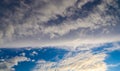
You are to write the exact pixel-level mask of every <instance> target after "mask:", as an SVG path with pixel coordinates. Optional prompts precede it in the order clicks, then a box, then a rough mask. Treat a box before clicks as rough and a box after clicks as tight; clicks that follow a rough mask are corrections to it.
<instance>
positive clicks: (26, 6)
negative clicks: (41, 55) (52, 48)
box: [0, 0, 120, 43]
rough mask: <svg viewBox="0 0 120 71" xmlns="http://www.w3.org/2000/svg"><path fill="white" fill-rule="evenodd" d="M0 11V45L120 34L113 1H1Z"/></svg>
mask: <svg viewBox="0 0 120 71" xmlns="http://www.w3.org/2000/svg"><path fill="white" fill-rule="evenodd" d="M2 6H3V8H2ZM0 9H1V11H0V24H1V26H0V39H1V40H0V41H1V42H4V43H6V42H9V41H18V40H31V41H32V40H36V39H37V40H39V39H40V41H41V40H42V41H43V40H44V41H45V42H49V41H54V40H62V41H63V42H64V41H67V40H68V39H69V38H70V39H76V38H81V37H90V36H95V37H98V36H106V35H107V36H109V35H110V36H114V35H120V34H119V33H120V31H118V28H119V26H120V25H119V23H118V22H119V19H120V18H119V15H120V14H119V11H120V9H119V5H118V3H117V0H106V1H103V0H89V1H88V0H81V1H79V0H69V1H66V0H60V1H58V0H51V1H50V0H34V1H32V0H22V1H21V0H18V1H16V0H11V1H8V0H3V1H2V2H1V5H0ZM73 33H74V34H73ZM71 34H72V35H71ZM88 34H89V36H88ZM37 40H36V41H37ZM42 41H41V42H42Z"/></svg>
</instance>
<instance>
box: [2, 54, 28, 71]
mask: <svg viewBox="0 0 120 71" xmlns="http://www.w3.org/2000/svg"><path fill="white" fill-rule="evenodd" d="M23 61H28V58H26V57H22V56H21V57H18V56H16V57H14V58H11V59H9V60H5V61H3V62H0V71H15V70H14V68H12V67H13V66H15V65H18V63H19V62H23Z"/></svg>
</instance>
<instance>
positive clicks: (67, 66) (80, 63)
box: [33, 53, 107, 71]
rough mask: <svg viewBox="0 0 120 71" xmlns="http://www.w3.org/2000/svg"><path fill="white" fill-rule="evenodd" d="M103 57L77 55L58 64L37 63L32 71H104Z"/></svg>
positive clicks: (88, 54) (84, 54)
mask: <svg viewBox="0 0 120 71" xmlns="http://www.w3.org/2000/svg"><path fill="white" fill-rule="evenodd" d="M86 54H87V56H86ZM105 57H106V55H105V54H96V55H93V54H91V53H79V54H77V55H76V56H71V57H66V58H65V59H64V60H62V61H60V62H46V61H39V62H38V64H37V66H36V67H35V68H34V69H33V71H55V70H57V71H106V69H107V66H106V64H105V63H104V59H105Z"/></svg>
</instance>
